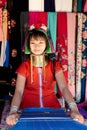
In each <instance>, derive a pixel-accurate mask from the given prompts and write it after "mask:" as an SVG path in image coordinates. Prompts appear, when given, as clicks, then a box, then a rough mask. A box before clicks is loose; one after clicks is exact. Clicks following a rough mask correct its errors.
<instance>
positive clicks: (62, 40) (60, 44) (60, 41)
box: [57, 12, 68, 82]
mask: <svg viewBox="0 0 87 130" xmlns="http://www.w3.org/2000/svg"><path fill="white" fill-rule="evenodd" d="M57 51H58V60H59V61H60V63H61V65H62V68H63V72H64V75H65V77H66V80H68V55H67V13H65V12H62V13H61V12H59V13H57ZM67 82H68V81H67Z"/></svg>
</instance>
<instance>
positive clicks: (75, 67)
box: [21, 12, 87, 102]
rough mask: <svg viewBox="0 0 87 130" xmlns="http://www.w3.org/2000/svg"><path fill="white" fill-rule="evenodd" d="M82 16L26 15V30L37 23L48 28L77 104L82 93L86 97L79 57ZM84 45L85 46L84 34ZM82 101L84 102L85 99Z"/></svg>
mask: <svg viewBox="0 0 87 130" xmlns="http://www.w3.org/2000/svg"><path fill="white" fill-rule="evenodd" d="M22 13H23V12H22ZM83 14H84V13H67V12H29V13H28V28H29V27H30V26H31V25H33V24H37V23H40V24H44V25H46V26H47V27H48V34H49V37H50V39H51V40H52V44H53V46H54V50H55V53H56V54H57V60H58V61H59V62H60V63H61V65H62V68H63V71H64V75H65V77H66V80H67V83H68V87H69V89H70V91H71V93H72V95H73V96H74V97H75V98H76V101H77V102H81V99H82V98H83V97H82V96H81V94H82V93H83V95H84V96H86V94H84V92H85V91H86V81H85V82H84V86H85V87H84V90H83V89H82V87H81V68H82V57H81V55H82V46H83V45H82V27H83V26H82V25H83V23H82V22H83V20H84V18H85V19H86V17H83V16H85V15H83ZM72 19H73V20H72ZM53 23H55V24H53ZM71 24H72V26H71ZM85 26H86V25H85ZM85 32H86V30H85ZM54 34H55V35H54ZM25 39H26V38H25ZM85 44H87V41H86V33H85ZM21 45H22V49H24V46H25V45H24V41H23V42H22V43H21ZM83 47H85V48H86V47H87V45H84V46H83ZM85 50H86V49H85ZM85 63H86V62H85ZM85 77H86V76H85ZM83 100H85V97H84V99H83Z"/></svg>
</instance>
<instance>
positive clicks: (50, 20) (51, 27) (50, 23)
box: [48, 12, 57, 51]
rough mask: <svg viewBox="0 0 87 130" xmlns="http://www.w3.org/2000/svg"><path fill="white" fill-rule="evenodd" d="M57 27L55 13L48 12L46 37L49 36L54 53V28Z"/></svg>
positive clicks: (55, 31)
mask: <svg viewBox="0 0 87 130" xmlns="http://www.w3.org/2000/svg"><path fill="white" fill-rule="evenodd" d="M56 26H57V13H56V12H48V30H49V32H48V35H49V36H50V38H51V40H52V43H53V46H54V49H55V51H56V33H57V30H56V28H57V27H56Z"/></svg>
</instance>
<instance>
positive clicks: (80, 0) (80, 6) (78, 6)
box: [77, 0, 83, 12]
mask: <svg viewBox="0 0 87 130" xmlns="http://www.w3.org/2000/svg"><path fill="white" fill-rule="evenodd" d="M82 2H83V0H77V3H78V4H77V12H82Z"/></svg>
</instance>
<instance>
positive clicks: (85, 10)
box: [83, 0, 87, 12]
mask: <svg viewBox="0 0 87 130" xmlns="http://www.w3.org/2000/svg"><path fill="white" fill-rule="evenodd" d="M83 12H87V0H86V1H85V5H84V8H83Z"/></svg>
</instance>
